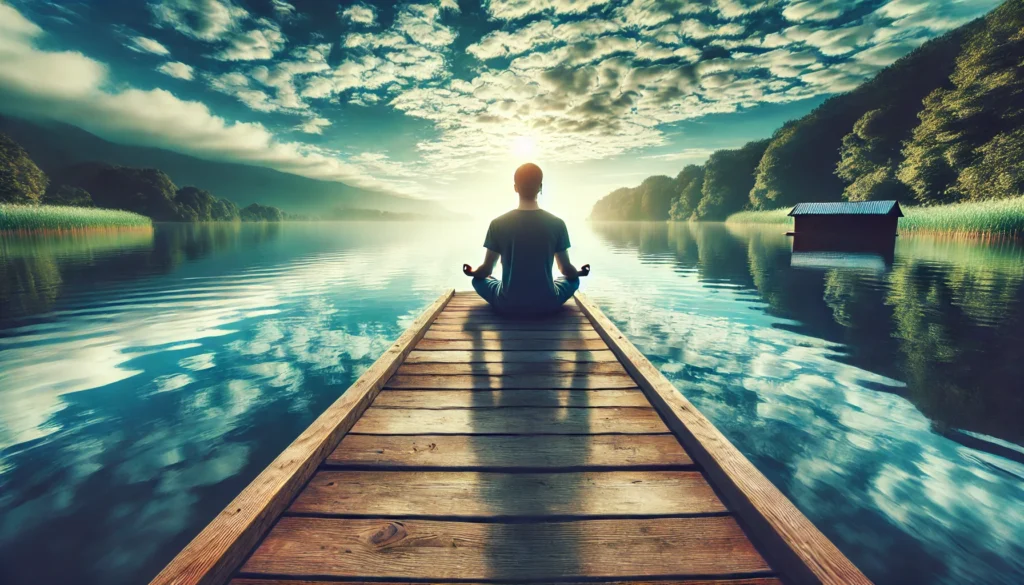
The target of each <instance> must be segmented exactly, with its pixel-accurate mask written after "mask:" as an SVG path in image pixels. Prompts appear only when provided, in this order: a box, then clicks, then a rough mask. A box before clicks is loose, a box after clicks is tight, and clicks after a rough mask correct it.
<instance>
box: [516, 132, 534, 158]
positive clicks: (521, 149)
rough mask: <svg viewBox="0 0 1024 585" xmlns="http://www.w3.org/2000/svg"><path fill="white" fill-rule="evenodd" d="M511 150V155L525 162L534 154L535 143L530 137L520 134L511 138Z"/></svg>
mask: <svg viewBox="0 0 1024 585" xmlns="http://www.w3.org/2000/svg"><path fill="white" fill-rule="evenodd" d="M511 151H512V156H513V157H515V158H516V159H518V160H521V161H523V162H526V161H527V160H528V159H532V158H533V157H534V155H536V153H537V144H536V142H534V140H533V138H532V137H530V136H526V135H522V134H521V135H519V136H516V137H515V138H513V139H512V146H511ZM534 162H535V161H534Z"/></svg>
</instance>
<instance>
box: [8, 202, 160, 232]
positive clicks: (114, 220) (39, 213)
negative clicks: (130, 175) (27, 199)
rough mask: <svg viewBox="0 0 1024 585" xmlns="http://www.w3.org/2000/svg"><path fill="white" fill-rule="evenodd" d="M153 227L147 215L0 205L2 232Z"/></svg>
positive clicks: (52, 206) (116, 211)
mask: <svg viewBox="0 0 1024 585" xmlns="http://www.w3.org/2000/svg"><path fill="white" fill-rule="evenodd" d="M152 225H153V222H152V221H151V220H150V219H149V218H148V217H146V216H144V215H139V214H137V213H132V212H130V211H120V210H117V209H95V208H91V207H63V206H57V205H8V204H0V231H3V232H47V231H53V232H69V231H82V230H91V229H138V228H149V227H152Z"/></svg>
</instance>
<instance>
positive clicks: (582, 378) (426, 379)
mask: <svg viewBox="0 0 1024 585" xmlns="http://www.w3.org/2000/svg"><path fill="white" fill-rule="evenodd" d="M387 387H388V388H441V389H445V390H506V389H513V388H524V389H560V388H576V389H588V388H589V389H592V390H608V389H614V388H635V387H636V382H634V381H633V378H630V377H629V376H625V375H616V374H581V375H578V376H573V375H561V376H552V375H543V374H539V375H530V374H510V375H507V376H463V375H454V376H432V375H425V376H418V375H417V376H413V375H397V376H393V377H392V378H391V379H390V380H388V383H387Z"/></svg>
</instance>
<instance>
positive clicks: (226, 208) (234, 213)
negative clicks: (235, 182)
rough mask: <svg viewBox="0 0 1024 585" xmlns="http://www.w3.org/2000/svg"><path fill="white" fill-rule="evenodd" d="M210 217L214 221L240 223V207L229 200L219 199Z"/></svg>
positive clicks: (214, 204)
mask: <svg viewBox="0 0 1024 585" xmlns="http://www.w3.org/2000/svg"><path fill="white" fill-rule="evenodd" d="M210 217H211V218H212V219H213V221H238V220H239V212H238V206H237V205H235V204H234V203H233V202H232V201H228V200H227V199H218V200H216V201H215V202H214V203H213V208H212V209H211V210H210Z"/></svg>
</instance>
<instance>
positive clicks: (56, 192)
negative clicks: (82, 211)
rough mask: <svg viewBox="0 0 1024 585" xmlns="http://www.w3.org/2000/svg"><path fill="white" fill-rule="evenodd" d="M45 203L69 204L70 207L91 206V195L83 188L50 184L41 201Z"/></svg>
mask: <svg viewBox="0 0 1024 585" xmlns="http://www.w3.org/2000/svg"><path fill="white" fill-rule="evenodd" d="M41 202H42V203H44V204H46V205H69V206H71V207H93V201H92V195H90V194H89V192H88V191H86V190H85V189H81V188H79V187H72V186H71V185H59V186H56V187H55V186H54V185H50V188H49V189H47V190H46V194H44V195H43V199H42V201H41Z"/></svg>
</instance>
